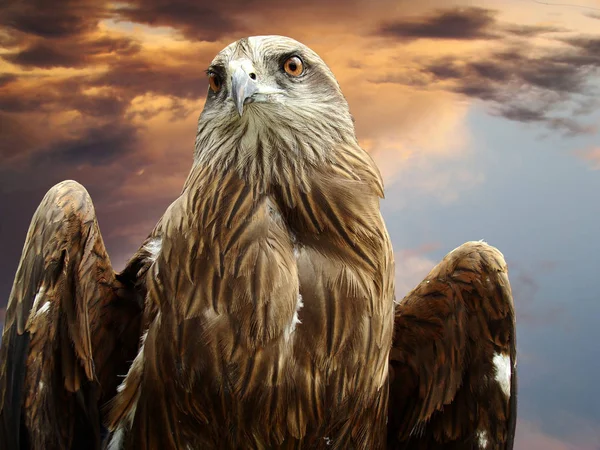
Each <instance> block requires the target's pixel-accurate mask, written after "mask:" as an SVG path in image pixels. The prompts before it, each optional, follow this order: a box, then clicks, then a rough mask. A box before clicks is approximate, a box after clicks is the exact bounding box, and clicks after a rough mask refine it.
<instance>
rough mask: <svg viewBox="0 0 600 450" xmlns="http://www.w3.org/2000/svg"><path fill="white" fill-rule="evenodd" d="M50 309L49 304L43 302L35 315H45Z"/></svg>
mask: <svg viewBox="0 0 600 450" xmlns="http://www.w3.org/2000/svg"><path fill="white" fill-rule="evenodd" d="M49 309H50V302H48V301H47V302H45V303H44V304H43V305H42V307H41V308H40V309H39V310H38V312H37V313H36V314H46V313H47V312H48V310H49Z"/></svg>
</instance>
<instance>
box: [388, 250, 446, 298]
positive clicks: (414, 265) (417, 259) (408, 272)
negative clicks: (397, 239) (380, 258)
mask: <svg viewBox="0 0 600 450" xmlns="http://www.w3.org/2000/svg"><path fill="white" fill-rule="evenodd" d="M439 247H440V244H439V243H437V242H429V243H425V244H423V245H421V246H419V247H416V248H407V249H401V250H396V252H395V253H394V259H395V261H396V280H395V281H396V299H397V300H401V299H402V298H404V296H406V294H408V293H409V292H410V291H411V290H412V289H414V288H415V287H417V285H418V284H419V283H420V282H421V281H423V279H424V278H425V276H426V275H427V274H428V273H429V272H430V271H431V269H433V267H434V266H435V265H436V264H437V263H438V261H434V260H433V259H431V258H428V257H427V256H426V255H427V254H428V253H431V252H434V251H436V250H437V249H438V248H439Z"/></svg>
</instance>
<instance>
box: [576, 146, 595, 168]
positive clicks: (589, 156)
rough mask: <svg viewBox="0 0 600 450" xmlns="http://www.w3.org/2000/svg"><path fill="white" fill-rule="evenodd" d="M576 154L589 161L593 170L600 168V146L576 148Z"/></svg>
mask: <svg viewBox="0 0 600 450" xmlns="http://www.w3.org/2000/svg"><path fill="white" fill-rule="evenodd" d="M574 154H575V156H577V157H578V158H580V159H582V160H584V161H585V162H587V163H588V164H589V166H590V168H591V169H592V170H600V147H591V148H588V149H585V150H576V151H575V152H574Z"/></svg>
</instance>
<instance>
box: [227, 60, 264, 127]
mask: <svg viewBox="0 0 600 450" xmlns="http://www.w3.org/2000/svg"><path fill="white" fill-rule="evenodd" d="M251 74H252V75H254V73H253V72H251V73H250V74H248V73H247V72H246V70H244V68H242V67H238V68H236V69H235V71H234V72H233V75H232V76H231V97H232V99H233V103H234V104H235V108H236V109H237V111H238V113H239V114H240V117H241V116H242V114H243V113H244V105H245V104H247V103H252V101H253V99H252V96H253V95H254V94H256V93H257V92H259V89H258V88H259V86H258V83H257V82H256V80H254V79H253V78H252V77H251ZM254 77H256V75H254Z"/></svg>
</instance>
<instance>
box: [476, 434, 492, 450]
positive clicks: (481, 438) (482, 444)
mask: <svg viewBox="0 0 600 450" xmlns="http://www.w3.org/2000/svg"><path fill="white" fill-rule="evenodd" d="M477 442H478V443H479V449H480V450H485V449H486V448H487V446H488V442H489V441H488V435H487V431H485V430H477Z"/></svg>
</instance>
